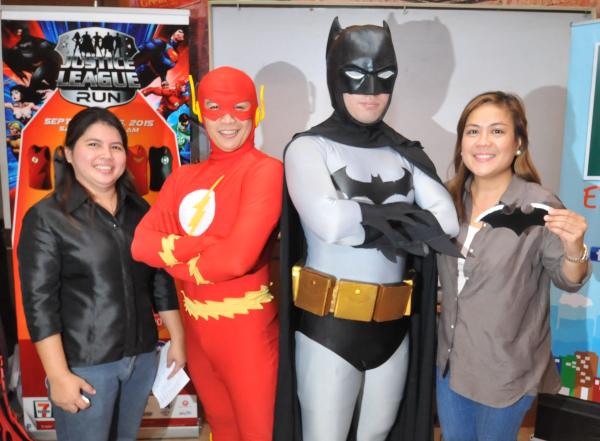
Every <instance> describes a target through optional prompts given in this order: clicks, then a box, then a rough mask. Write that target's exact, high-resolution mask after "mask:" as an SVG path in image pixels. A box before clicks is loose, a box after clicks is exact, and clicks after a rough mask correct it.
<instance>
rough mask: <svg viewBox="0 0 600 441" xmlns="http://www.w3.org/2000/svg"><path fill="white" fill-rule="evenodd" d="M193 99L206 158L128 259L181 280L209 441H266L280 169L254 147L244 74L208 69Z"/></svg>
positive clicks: (172, 179) (186, 172)
mask: <svg viewBox="0 0 600 441" xmlns="http://www.w3.org/2000/svg"><path fill="white" fill-rule="evenodd" d="M198 102H199V107H200V110H201V112H200V114H199V119H201V121H202V122H203V123H204V127H205V129H206V132H207V134H208V137H209V139H210V147H211V152H210V155H209V157H208V159H207V160H206V161H204V162H202V163H199V164H193V165H186V166H182V167H180V168H178V169H177V170H176V171H174V172H173V174H172V175H171V176H169V178H168V179H167V181H166V182H165V184H164V186H163V187H162V189H161V191H160V195H159V197H158V200H157V201H156V203H155V204H154V205H153V206H152V208H151V209H150V211H149V212H148V214H147V215H146V216H145V217H144V218H143V219H142V221H141V222H140V224H139V226H138V228H137V230H136V233H135V237H134V240H133V245H132V252H133V256H134V258H135V259H139V260H142V261H144V262H146V263H148V264H149V265H152V266H155V267H160V268H165V269H166V270H167V271H168V272H169V273H170V274H171V275H172V276H173V277H175V278H176V279H178V280H180V281H182V282H183V289H182V291H181V294H182V297H183V300H182V303H183V306H184V310H185V311H184V312H183V316H184V324H185V333H186V349H187V353H188V370H189V372H190V376H191V377H192V381H193V383H194V387H195V388H196V390H197V392H198V395H199V397H200V400H201V401H202V405H203V407H204V410H205V413H206V417H207V420H208V424H209V425H210V427H211V430H212V435H213V439H214V441H270V440H271V435H272V428H273V405H274V401H275V380H276V374H277V338H278V322H277V306H276V304H275V302H273V301H272V300H273V296H272V295H271V293H270V292H269V268H268V263H269V260H270V251H271V249H272V247H270V246H269V243H270V240H269V239H270V238H272V237H273V235H272V233H273V230H274V228H275V227H276V225H277V221H278V219H279V214H280V210H281V189H282V179H283V167H282V165H281V162H279V161H278V160H276V159H274V158H270V157H268V156H267V155H265V154H264V153H262V152H260V151H258V150H257V149H256V148H255V146H254V130H255V128H256V126H257V125H258V123H259V122H260V120H261V117H262V116H264V108H263V107H262V106H259V104H258V102H257V97H256V91H255V87H254V82H253V81H252V79H251V78H250V77H248V75H246V74H245V73H243V72H242V71H240V70H238V69H234V68H231V67H226V66H225V67H219V68H217V69H214V70H212V71H210V72H209V73H207V74H206V75H205V76H204V77H203V78H202V80H201V81H200V84H199V86H198Z"/></svg>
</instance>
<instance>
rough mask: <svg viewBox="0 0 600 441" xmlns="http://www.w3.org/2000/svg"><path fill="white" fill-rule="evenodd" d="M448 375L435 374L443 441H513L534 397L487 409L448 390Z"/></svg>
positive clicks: (527, 396)
mask: <svg viewBox="0 0 600 441" xmlns="http://www.w3.org/2000/svg"><path fill="white" fill-rule="evenodd" d="M450 374H451V372H449V373H448V375H446V377H445V378H442V376H441V373H440V371H439V369H438V371H437V374H436V380H437V381H436V393H437V411H438V416H439V418H440V425H441V428H442V439H443V440H444V441H516V439H517V436H518V434H519V428H520V427H521V422H522V421H523V417H524V416H525V413H527V411H528V410H529V408H530V407H531V404H532V403H533V400H534V398H535V397H534V396H533V395H524V396H523V397H522V398H521V399H520V400H519V401H517V402H516V403H514V404H512V405H510V406H508V407H502V408H496V407H491V406H486V405H485V404H481V403H478V402H477V401H473V400H470V399H468V398H466V397H464V396H462V395H459V394H457V393H456V392H454V391H453V390H452V389H450V385H449V382H450Z"/></svg>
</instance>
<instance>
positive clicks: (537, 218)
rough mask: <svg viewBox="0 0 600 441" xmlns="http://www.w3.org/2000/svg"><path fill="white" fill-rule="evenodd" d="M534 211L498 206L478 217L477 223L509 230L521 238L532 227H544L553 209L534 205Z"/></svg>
mask: <svg viewBox="0 0 600 441" xmlns="http://www.w3.org/2000/svg"><path fill="white" fill-rule="evenodd" d="M530 205H531V206H532V207H533V209H532V210H531V211H528V212H524V211H523V210H522V209H521V207H509V206H506V205H503V204H500V205H496V206H495V207H492V208H490V209H489V210H486V211H484V212H483V213H481V214H480V215H479V217H477V219H476V221H477V222H485V223H487V224H489V225H490V226H491V227H492V228H508V229H510V230H512V231H513V232H514V233H515V234H516V235H517V236H520V235H521V234H523V233H524V232H527V230H528V229H529V228H530V227H534V226H544V225H545V223H546V222H545V221H544V216H545V215H546V214H548V211H549V210H550V209H551V208H552V207H550V206H548V205H545V204H539V203H532V204H530Z"/></svg>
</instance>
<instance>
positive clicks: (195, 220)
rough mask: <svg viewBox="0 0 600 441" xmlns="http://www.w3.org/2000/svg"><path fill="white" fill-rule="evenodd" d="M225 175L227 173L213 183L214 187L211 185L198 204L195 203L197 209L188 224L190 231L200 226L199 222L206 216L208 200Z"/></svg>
mask: <svg viewBox="0 0 600 441" xmlns="http://www.w3.org/2000/svg"><path fill="white" fill-rule="evenodd" d="M224 177H225V175H223V176H221V177H220V178H219V179H217V180H216V182H215V183H214V184H213V185H212V187H210V188H209V189H208V191H207V192H206V194H205V195H204V196H203V197H202V199H200V201H199V202H198V203H197V204H196V205H194V207H193V208H194V210H196V211H195V212H194V215H193V216H192V218H191V219H190V222H189V224H188V225H189V227H190V231H194V230H195V229H196V227H197V226H198V224H199V223H200V221H201V220H202V218H203V217H204V211H205V210H206V204H208V202H209V201H210V196H211V194H212V193H213V190H214V189H215V187H216V186H217V185H219V182H221V181H222V180H223V178H224Z"/></svg>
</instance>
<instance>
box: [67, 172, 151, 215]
mask: <svg viewBox="0 0 600 441" xmlns="http://www.w3.org/2000/svg"><path fill="white" fill-rule="evenodd" d="M117 195H118V198H119V203H118V207H122V206H123V205H124V204H125V200H126V199H128V200H130V201H132V202H135V203H137V204H138V205H143V199H142V198H140V197H137V196H136V195H134V194H131V193H130V192H128V191H127V190H126V189H125V187H124V186H123V185H122V184H120V183H117ZM90 200H91V198H90V195H89V194H88V192H87V191H85V188H83V186H82V185H81V184H80V183H79V182H78V181H77V180H76V179H75V180H73V188H72V189H71V194H70V195H69V199H68V200H67V204H66V208H67V212H68V213H73V212H74V211H75V210H77V209H78V208H79V207H81V205H83V204H84V203H85V202H87V201H90ZM117 211H118V208H117Z"/></svg>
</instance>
